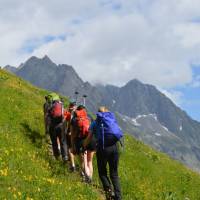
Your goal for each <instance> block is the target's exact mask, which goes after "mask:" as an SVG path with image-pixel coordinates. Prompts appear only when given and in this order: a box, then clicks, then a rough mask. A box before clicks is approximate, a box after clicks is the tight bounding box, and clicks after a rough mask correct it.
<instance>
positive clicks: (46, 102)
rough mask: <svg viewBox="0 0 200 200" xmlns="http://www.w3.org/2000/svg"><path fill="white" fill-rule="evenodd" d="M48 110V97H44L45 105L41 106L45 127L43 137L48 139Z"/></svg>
mask: <svg viewBox="0 0 200 200" xmlns="http://www.w3.org/2000/svg"><path fill="white" fill-rule="evenodd" d="M49 109H50V102H49V98H48V95H46V96H45V103H44V105H43V112H44V125H45V135H46V137H48V135H49V125H50V117H49Z"/></svg>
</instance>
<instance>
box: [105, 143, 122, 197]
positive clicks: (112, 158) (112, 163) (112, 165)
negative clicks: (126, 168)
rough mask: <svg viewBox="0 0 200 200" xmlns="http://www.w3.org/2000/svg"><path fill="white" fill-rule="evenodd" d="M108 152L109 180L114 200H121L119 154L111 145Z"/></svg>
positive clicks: (114, 146) (115, 147)
mask: <svg viewBox="0 0 200 200" xmlns="http://www.w3.org/2000/svg"><path fill="white" fill-rule="evenodd" d="M110 150H111V151H112V152H111V154H110V155H109V159H108V163H109V171H110V179H111V181H112V184H113V187H114V193H115V200H121V187H120V181H119V176H118V163H119V153H118V149H117V146H116V145H113V146H112V148H111V149H110Z"/></svg>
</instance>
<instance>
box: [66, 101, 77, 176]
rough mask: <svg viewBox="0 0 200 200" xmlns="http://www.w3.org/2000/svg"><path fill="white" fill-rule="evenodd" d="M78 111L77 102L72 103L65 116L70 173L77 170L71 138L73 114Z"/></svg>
mask: <svg viewBox="0 0 200 200" xmlns="http://www.w3.org/2000/svg"><path fill="white" fill-rule="evenodd" d="M75 110H76V102H73V101H72V102H70V103H69V107H68V109H67V110H66V111H65V113H64V116H65V121H66V124H65V127H66V129H65V134H66V142H67V147H68V156H69V160H70V165H71V166H70V171H71V172H74V171H75V170H76V166H75V160H74V154H73V152H72V138H71V129H72V127H71V119H72V117H73V113H74V112H75Z"/></svg>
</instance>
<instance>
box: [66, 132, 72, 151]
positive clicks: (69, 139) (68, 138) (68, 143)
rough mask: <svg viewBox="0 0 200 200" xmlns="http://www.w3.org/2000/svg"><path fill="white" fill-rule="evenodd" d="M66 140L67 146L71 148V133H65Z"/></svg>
mask: <svg viewBox="0 0 200 200" xmlns="http://www.w3.org/2000/svg"><path fill="white" fill-rule="evenodd" d="M66 140H67V146H68V148H71V147H72V142H71V135H69V134H66Z"/></svg>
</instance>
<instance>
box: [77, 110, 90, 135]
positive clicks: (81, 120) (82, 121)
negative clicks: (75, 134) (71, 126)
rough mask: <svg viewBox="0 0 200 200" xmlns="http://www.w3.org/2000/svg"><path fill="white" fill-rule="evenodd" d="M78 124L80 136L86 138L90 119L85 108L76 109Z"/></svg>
mask: <svg viewBox="0 0 200 200" xmlns="http://www.w3.org/2000/svg"><path fill="white" fill-rule="evenodd" d="M75 115H76V125H77V127H78V129H79V137H80V138H85V137H86V136H87V135H88V130H89V126H90V120H89V119H88V116H87V112H86V110H85V109H81V110H76V111H75Z"/></svg>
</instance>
